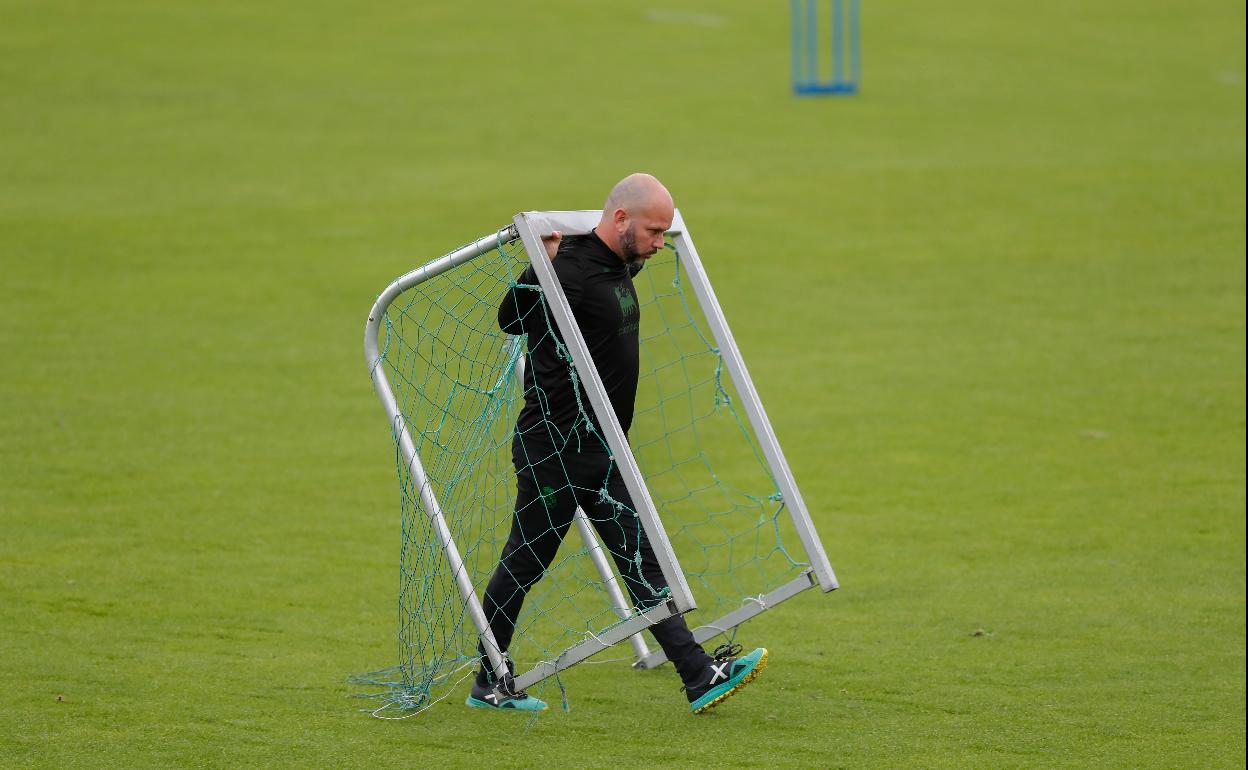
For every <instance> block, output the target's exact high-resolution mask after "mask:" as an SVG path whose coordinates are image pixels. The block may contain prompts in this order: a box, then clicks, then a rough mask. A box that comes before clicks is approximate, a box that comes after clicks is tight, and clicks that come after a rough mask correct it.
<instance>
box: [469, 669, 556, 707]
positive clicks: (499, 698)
mask: <svg viewBox="0 0 1248 770" xmlns="http://www.w3.org/2000/svg"><path fill="white" fill-rule="evenodd" d="M464 702H465V704H467V705H469V706H472V707H473V708H479V709H500V710H510V711H545V710H546V708H547V707H546V701H544V700H541V699H539V698H534V697H533V696H532V695H529V694H528V693H527V692H525V691H524V690H517V689H516V682H515V679H513V678H512V676H511V674H504V675H503V678H502V680H501V681H498V682H493V683H488V682H486V683H483V682H481V681H480V680H478V679H474V680H473V682H472V694H471V695H469V696H468V700H466V701H464Z"/></svg>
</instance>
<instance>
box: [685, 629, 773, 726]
mask: <svg viewBox="0 0 1248 770" xmlns="http://www.w3.org/2000/svg"><path fill="white" fill-rule="evenodd" d="M740 652H741V645H739V644H732V645H729V644H721V645H720V646H719V647H718V648H716V650H715V659H714V660H712V661H711V662H710V664H709V665H708V666H707V671H706V676H705V677H703V679H702V681H700V682H698V683H697V684H695V685H691V686H688V687H685V694H686V695H688V696H689V710H690V711H692V712H693V713H695V714H701V713H703V712H705V711H710V710H711V709H713V708H715V707H716V706H718V705H719V704H720V703H723V702H724V701H726V700H728V699H729V698H731V697H732V696H733V695H736V693H737V691H738V690H740V689H741V688H742V687H745V686H746V685H747V684H749V683H750V682H752V681H754V679H755V677H757V676H758V674H759V672H760V671H762V670H763V669H764V668H766V667H767V648H766V647H759V648H758V649H757V650H754V651H753V652H751V653H750V654H749V655H745V656H743V657H740V658H737V657H733V656H734V655H737V654H738V653H740Z"/></svg>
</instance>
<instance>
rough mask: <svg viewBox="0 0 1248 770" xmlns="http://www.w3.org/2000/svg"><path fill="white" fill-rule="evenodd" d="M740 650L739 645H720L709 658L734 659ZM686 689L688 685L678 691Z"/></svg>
mask: <svg viewBox="0 0 1248 770" xmlns="http://www.w3.org/2000/svg"><path fill="white" fill-rule="evenodd" d="M741 650H742V647H741V645H739V644H734V643H732V642H728V643H727V644H721V645H719V646H718V647H716V648H715V652H713V653H711V657H712V658H713V659H715V660H718V661H723V660H728V659H729V658H735V657H736V656H738V655H740V654H741ZM687 689H689V685H684V686H683V687H681V688H680V691H681V692H684V691H685V690H687Z"/></svg>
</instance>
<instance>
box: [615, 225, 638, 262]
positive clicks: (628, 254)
mask: <svg viewBox="0 0 1248 770" xmlns="http://www.w3.org/2000/svg"><path fill="white" fill-rule="evenodd" d="M620 251H622V252H624V253H623V254H622V255H621V256H622V257H624V261H625V262H632V261H634V260H638V259H641V254H640V253H639V252H638V251H637V235H636V234H635V233H634V232H633V228H632V227H631V226H630V227H629V228H628V229H627V230H625V231H624V232H622V233H620Z"/></svg>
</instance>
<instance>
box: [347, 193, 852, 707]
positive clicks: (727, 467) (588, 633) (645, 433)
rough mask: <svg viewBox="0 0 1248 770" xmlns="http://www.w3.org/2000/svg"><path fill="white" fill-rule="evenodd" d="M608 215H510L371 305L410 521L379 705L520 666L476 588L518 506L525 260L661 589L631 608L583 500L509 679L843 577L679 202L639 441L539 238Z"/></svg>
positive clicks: (697, 627) (524, 679)
mask: <svg viewBox="0 0 1248 770" xmlns="http://www.w3.org/2000/svg"><path fill="white" fill-rule="evenodd" d="M598 217H599V212H597V211H561V212H527V213H522V214H518V215H517V216H516V217H515V218H514V219H513V222H512V224H511V225H508V226H506V227H503V228H500V229H499V230H497V231H495V232H493V233H490V234H488V235H486V236H483V237H481V238H479V239H477V240H475V241H473V242H472V243H469V244H467V245H465V246H464V247H462V248H460V249H456V250H455V251H452V252H451V253H449V254H447V255H445V256H443V257H440V258H438V259H435V260H432V261H431V262H429V263H427V264H425V265H423V266H421V267H419V268H417V269H415V270H412V271H411V272H409V273H407V274H405V275H403V276H401V277H400V278H398V279H396V280H395V281H394V282H392V283H391V284H390V285H389V286H388V287H387V288H386V289H385V290H384V291H383V292H382V293H381V295H380V296H379V297H378V299H377V301H376V303H375V304H374V306H373V309H372V311H371V312H370V314H369V318H368V322H367V324H366V327H365V356H366V361H367V364H368V367H369V372H370V377H371V379H372V381H373V384H374V387H375V389H376V391H377V394H378V396H379V398H380V400H381V402H382V405H383V408H384V409H385V411H386V414H387V418H388V419H389V420H390V423H391V432H392V438H393V439H394V442H395V455H396V470H397V472H398V475H399V480H400V491H401V495H400V500H401V504H402V505H401V508H402V514H403V515H402V525H403V545H402V549H401V558H400V575H401V582H400V594H399V609H400V623H399V648H400V663H399V665H398V666H397V667H395V669H393V670H387V671H383V672H374V673H373V674H371V675H364V676H362V677H360V678H359V679H357V681H360V682H366V683H372V684H383V685H385V686H386V687H388V688H389V690H390V693H389V694H388V695H387V694H382V695H378V696H376V697H383V698H386V699H387V700H386V705H385V706H383V709H384V708H387V707H389V706H396V707H398V708H399V709H400V710H403V711H408V712H411V711H417V710H423V709H424V708H426V707H428V706H429V705H431V704H432V703H434V702H436V701H437V700H439V699H440V697H445V695H444V694H443V693H449V691H450V689H452V688H453V687H454V686H455V685H456V684H457V683H458V682H461V681H463V680H464V679H465V678H466V677H467V676H470V675H471V671H472V670H473V669H474V668H475V666H476V661H477V660H478V659H479V657H480V655H481V654H482V653H484V655H485V657H486V658H487V659H488V661H489V663H490V665H491V667H492V668H493V669H494V671H495V673H496V674H501V673H502V672H503V671H504V670H505V667H506V666H507V665H508V661H507V660H506V659H505V657H504V654H503V653H502V651H500V650H499V646H498V644H497V642H496V640H495V639H494V638H493V636H492V634H491V632H490V626H489V622H488V619H487V618H486V617H485V611H484V609H483V607H482V601H481V597H482V595H483V594H482V593H481V592H482V591H483V590H484V587H485V583H486V582H487V581H488V579H489V577H490V574H491V573H492V572H493V570H494V568H495V566H496V565H497V564H498V554H499V548H500V546H501V544H502V543H503V542H505V540H506V534H507V531H508V527H509V525H510V520H511V513H512V510H513V508H512V503H513V502H514V496H511V495H513V494H514V489H515V470H514V468H513V467H512V459H511V457H510V453H509V451H508V447H509V446H510V436H511V432H512V429H513V428H514V424H515V418H516V415H517V413H518V411H519V407H520V405H521V404H522V403H523V401H524V387H525V386H524V382H523V368H524V366H525V363H526V357H525V355H524V347H525V346H524V341H523V338H522V337H520V338H513V337H510V336H509V335H507V334H505V333H503V332H502V331H501V330H499V329H498V327H497V321H496V319H495V318H494V316H495V314H496V311H497V307H498V303H499V301H500V300H501V298H502V296H503V294H504V292H506V291H507V290H509V289H510V288H511V287H513V286H516V285H517V283H516V281H517V280H518V276H519V273H520V272H521V270H522V269H523V267H525V266H527V265H530V264H531V265H532V266H533V268H534V273H535V274H536V276H537V279H538V283H539V284H540V287H534V288H540V290H541V291H542V292H543V294H544V295H545V297H546V300H547V301H546V303H544V306H545V307H548V315H547V316H545V318H546V323H547V325H548V331H550V332H553V331H555V330H556V329H557V331H558V332H559V334H560V341H561V342H562V343H563V346H562V347H560V355H561V356H562V357H563V358H564V359H565V360H566V362H567V366H568V371H569V375H570V376H572V377H573V378H574V379H577V380H578V381H579V382H580V384H581V386H582V390H581V391H580V392H581V393H582V395H583V396H584V398H581V399H580V400H578V405H579V408H580V411H581V416H582V418H583V419H586V420H587V419H588V416H587V414H586V410H590V411H592V413H593V415H594V416H596V417H597V424H598V425H599V426H601V431H602V435H600V436H596V438H597V439H599V440H600V441H601V442H602V444H603V446H604V448H606V449H607V451H609V452H610V454H611V456H612V457H613V459H614V461H615V463H616V464H617V465H618V466H619V470H620V473H621V476H622V478H623V480H624V483H625V486H626V487H627V488H628V491H629V494H630V497H631V501H630V502H631V505H632V508H631V509H630V508H628V506H627V504H626V503H624V502H620V501H611V500H608V502H612V503H613V504H614V505H615V506H616V507H617V510H618V511H619V513H621V514H625V513H627V514H629V515H634V514H635V519H629V521H632V522H634V523H633V524H632V525H631V526H637V525H640V526H642V527H644V529H645V532H646V535H647V537H648V539H649V541H650V543H651V545H652V547H653V548H654V551H655V555H656V558H657V559H658V561H659V563H660V565H661V568H662V571H663V574H664V577H665V579H666V581H667V583H668V588H667V589H666V590H665V591H664V592H663V593H662V594H661V596H660V595H657V594H656V596H660V598H661V601H659V602H658V603H655V604H651V603H650V601H649V600H647V601H646V602H644V603H642V604H640V605H639V606H632V603H631V600H630V599H628V598H627V597H625V596H624V592H623V591H621V590H620V588H619V585H618V584H617V578H616V575H615V574H614V572H613V570H612V565H611V563H610V562H609V560H608V559H607V557H606V553H605V551H604V549H603V548H602V547H601V545H599V544H598V542H597V540H596V539H595V537H594V533H593V529H592V526H591V525H590V522H589V521H588V520H587V519H586V517H585V515H584V513H583V512H582V511H580V510H578V511H577V514H576V517H575V520H574V521H575V526H576V527H577V529H578V530H579V531H580V533H581V535H582V538H581V540H582V541H583V543H584V548H582V549H579V550H577V549H576V546H575V545H574V544H570V543H569V542H568V540H567V539H565V540H564V545H563V547H562V548H561V555H560V556H559V557H558V558H557V559H556V561H555V562H554V563H553V564H552V565H551V567H550V568H549V569H548V570H547V572H546V576H545V577H543V579H542V580H541V581H539V583H538V584H537V585H536V586H534V588H533V590H532V591H531V592H530V594H529V597H528V599H527V600H526V602H525V608H524V612H523V613H522V614H521V618H520V622H519V623H518V624H517V626H516V637H515V638H514V639H513V640H512V643H511V644H510V645H509V646H510V650H509V651H508V652H509V653H510V655H511V657H512V663H514V664H515V665H516V666H517V668H516V671H517V672H518V676H517V677H516V682H517V684H518V685H519V686H520V687H531V686H532V685H534V684H536V683H538V682H541V681H542V680H544V679H545V678H547V677H549V676H552V675H557V674H558V672H559V671H561V670H563V669H566V668H568V667H569V666H572V665H575V664H576V663H577V662H579V661H582V660H584V659H586V658H588V657H589V656H591V655H593V654H595V653H597V652H599V651H601V650H603V649H606V648H607V647H609V646H611V645H613V644H615V643H617V642H619V641H622V640H624V639H626V638H627V639H629V640H630V642H631V643H632V644H633V649H634V653H635V656H636V659H637V662H636V663H635V666H637V667H639V668H651V667H654V666H657V665H659V664H661V663H662V662H663V661H664V660H665V658H664V657H663V653H662V651H661V650H660V651H656V652H650V651H649V650H648V649H647V648H646V646H645V645H644V643H643V642H642V641H641V638H640V635H639V632H640V631H642V630H644V629H645V628H647V627H649V626H650V625H653V624H654V623H657V622H660V621H661V620H663V619H665V618H667V617H670V616H672V615H673V614H678V613H685V612H690V611H693V614H691V615H690V616H689V617H690V619H691V626H694V636H695V638H696V639H697V640H698V641H699V642H704V641H706V640H708V639H710V638H712V637H714V636H716V635H717V634H720V633H725V632H729V633H731V632H732V631H733V630H734V629H735V628H736V627H737V626H739V625H740V624H741V623H743V622H745V621H746V620H748V619H750V618H751V617H754V616H756V615H757V614H759V613H760V612H763V611H764V610H766V609H768V608H770V607H772V606H775V605H776V604H778V603H780V602H782V601H784V600H786V599H788V598H790V597H792V596H795V595H796V594H798V593H801V592H802V591H804V590H805V589H806V588H810V587H813V586H816V585H817V586H819V587H820V588H821V589H822V590H823V591H831V590H833V589H835V588H836V587H837V584H836V578H835V575H834V574H833V572H832V568H831V566H830V565H829V563H828V559H827V556H826V555H825V553H824V551H823V546H822V544H821V543H820V541H819V538H818V535H817V534H816V533H815V529H814V525H813V523H812V522H811V519H810V515H809V513H808V512H807V510H806V506H805V503H804V501H803V500H802V498H801V495H800V492H799V491H798V488H797V485H796V482H795V481H794V480H793V476H792V473H791V472H790V471H789V467H788V464H787V462H786V461H785V458H784V455H783V453H782V452H781V451H780V446H779V443H778V441H777V440H776V438H775V434H774V432H773V431H772V428H771V425H770V423H769V421H768V419H767V415H766V413H765V411H764V410H763V406H762V402H761V400H760V399H759V397H758V394H757V391H756V390H755V388H754V385H753V383H752V381H751V379H750V376H749V373H748V371H747V370H746V368H745V364H744V361H743V359H742V357H741V354H740V351H739V350H738V348H737V345H736V343H735V341H734V340H733V337H732V334H731V331H730V330H729V328H728V324H727V321H726V320H725V318H724V315H723V312H722V311H721V310H720V306H719V303H718V301H717V299H716V297H715V294H714V292H713V290H712V289H711V285H710V282H709V280H708V278H707V276H706V272H705V270H704V269H703V267H702V264H701V261H700V260H699V258H698V254H697V251H696V249H695V248H694V245H693V241H692V238H691V237H690V235H689V233H688V230H687V229H686V227H685V224H684V220H683V217H682V215H681V213H680V212H679V210H677V211H676V213H675V218H674V221H673V224H672V227H671V229H670V230H669V232H668V234H667V235H668V239H669V240H668V244H667V246H668V248H665V249H663V250H662V251H660V252H659V254H657V255H656V256H654V257H652V258H651V259H650V260H649V261H648V262H647V264H646V267H645V269H644V270H643V271H642V272H641V273H640V274H639V275H638V276H637V277H635V279H634V283H635V286H636V290H637V301H638V303H639V304H640V309H639V310H640V317H641V329H640V338H641V345H640V348H641V350H640V353H641V372H640V379H639V384H638V395H637V402H636V411H635V416H634V422H633V429H632V442H633V445H632V446H631V447H630V445H629V437H626V436H625V435H624V434H623V432H622V431H621V430H620V426H619V424H618V420H617V419H616V417H615V413H614V410H613V409H612V408H611V407H610V404H609V402H608V399H607V397H606V393H605V390H604V389H603V386H602V382H601V379H600V377H599V376H598V373H597V370H596V369H595V367H594V365H593V362H592V360H591V358H590V356H589V354H588V350H587V349H586V347H585V342H584V339H583V337H582V335H581V333H580V330H579V328H578V327H577V325H576V323H575V321H574V317H573V315H572V312H571V309H570V308H569V306H568V303H567V300H566V297H564V295H563V292H562V289H561V288H560V286H559V282H558V280H557V278H556V277H555V274H554V271H553V269H552V266H551V263H550V261H549V260H548V259H547V258H546V254H545V249H544V247H543V245H542V241H541V238H542V236H543V235H546V234H548V233H550V232H551V231H553V230H560V231H562V232H564V233H565V234H569V235H571V234H578V233H585V232H588V231H589V230H590V229H591V228H592V227H593V226H594V224H596V222H597V219H598ZM628 302H629V303H631V302H632V300H631V298H630V299H628ZM624 303H625V298H621V306H622V308H623V305H624ZM724 372H727V374H728V377H723V376H722V375H723V373H724ZM539 394H540V391H539ZM582 402H584V403H582ZM602 493H603V494H605V487H604V489H603V490H602ZM544 495H545V491H543V497H544ZM543 504H544V500H543ZM570 550H571V552H569V551H570ZM677 555H679V557H680V561H678V560H677ZM586 556H588V557H589V558H584V557H586ZM615 556H617V557H619V556H620V555H619V554H615ZM627 556H628V557H629V559H630V560H631V559H632V558H634V557H636V556H637V555H636V554H630V555H627ZM691 582H692V583H693V584H694V586H693V588H692V589H691V586H690V583H691ZM695 593H696V596H697V599H698V601H697V605H695V599H694V597H695ZM699 605H700V607H701V609H698V606H699ZM702 618H708V620H702ZM694 621H697V622H694ZM522 664H523V665H522ZM394 671H397V672H398V673H399V677H398V681H396V680H395V676H394V673H393V672H394ZM380 710H381V709H379V711H380Z"/></svg>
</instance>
